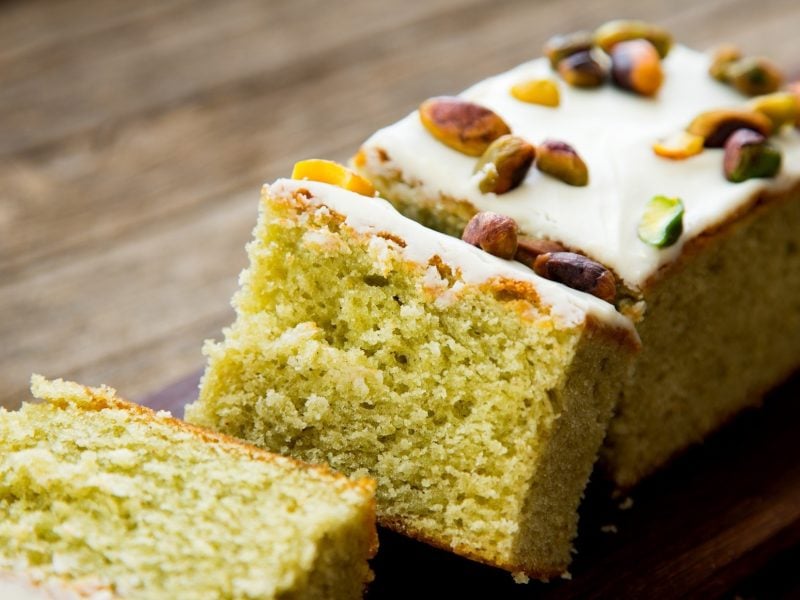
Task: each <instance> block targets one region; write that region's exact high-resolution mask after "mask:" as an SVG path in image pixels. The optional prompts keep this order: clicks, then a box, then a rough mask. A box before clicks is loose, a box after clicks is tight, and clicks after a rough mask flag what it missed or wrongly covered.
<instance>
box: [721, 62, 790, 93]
mask: <svg viewBox="0 0 800 600" xmlns="http://www.w3.org/2000/svg"><path fill="white" fill-rule="evenodd" d="M727 78H728V83H730V84H731V85H732V86H733V87H734V88H736V89H737V90H739V91H740V92H741V93H743V94H746V95H747V96H760V95H761V94H770V93H772V92H775V91H777V90H778V89H779V88H780V87H781V83H782V82H783V75H782V74H781V72H780V69H778V67H776V66H775V65H774V64H773V63H772V62H771V61H769V60H767V59H766V58H743V59H741V60H737V61H735V62H733V63H732V64H731V65H730V66H729V67H728V69H727Z"/></svg>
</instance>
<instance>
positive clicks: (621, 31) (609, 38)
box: [594, 19, 672, 58]
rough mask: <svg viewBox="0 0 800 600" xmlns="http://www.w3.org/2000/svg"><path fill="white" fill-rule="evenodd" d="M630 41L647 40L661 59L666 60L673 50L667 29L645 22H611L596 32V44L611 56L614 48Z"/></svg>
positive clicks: (670, 36)
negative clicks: (671, 49)
mask: <svg viewBox="0 0 800 600" xmlns="http://www.w3.org/2000/svg"><path fill="white" fill-rule="evenodd" d="M629 40H647V41H648V42H650V43H651V44H653V46H654V47H655V49H656V50H657V51H658V55H659V57H661V58H666V56H667V54H669V51H670V48H672V35H671V34H670V33H669V32H668V31H667V30H666V29H664V28H662V27H659V26H658V25H653V24H652V23H646V22H644V21H629V20H622V19H620V20H616V21H609V22H608V23H605V24H603V25H601V26H600V27H598V28H597V29H596V30H595V32H594V43H595V44H597V45H598V46H599V47H600V48H602V49H603V50H605V51H606V52H607V53H609V54H610V53H611V50H612V49H613V48H614V46H616V45H617V44H619V43H620V42H627V41H629Z"/></svg>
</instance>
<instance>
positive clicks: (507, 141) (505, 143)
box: [475, 135, 536, 194]
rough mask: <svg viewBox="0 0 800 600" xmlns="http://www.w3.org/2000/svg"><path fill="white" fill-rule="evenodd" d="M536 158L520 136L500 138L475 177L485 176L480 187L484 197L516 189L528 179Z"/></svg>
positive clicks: (487, 154) (532, 149)
mask: <svg viewBox="0 0 800 600" xmlns="http://www.w3.org/2000/svg"><path fill="white" fill-rule="evenodd" d="M535 156H536V150H535V149H534V147H533V146H532V145H531V144H529V143H528V142H526V141H525V140H524V139H522V138H521V137H519V136H516V135H504V136H501V137H499V138H497V139H496V140H495V141H493V142H492V143H491V145H490V146H489V147H488V148H487V149H486V152H484V153H483V156H481V158H480V160H478V163H477V164H476V165H475V173H480V174H481V178H480V181H479V182H478V187H479V188H480V190H481V191H482V192H483V193H484V194H488V193H495V194H504V193H506V192H508V191H509V190H512V189H514V188H515V187H517V186H518V185H519V184H520V183H522V180H523V179H525V175H527V174H528V170H529V169H530V168H531V164H532V163H533V159H534V157H535Z"/></svg>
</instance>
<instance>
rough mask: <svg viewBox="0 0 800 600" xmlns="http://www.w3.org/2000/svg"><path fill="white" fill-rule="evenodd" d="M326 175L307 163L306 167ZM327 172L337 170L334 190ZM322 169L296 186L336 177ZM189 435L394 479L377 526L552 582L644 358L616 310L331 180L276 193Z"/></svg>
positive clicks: (266, 195) (266, 194) (266, 201)
mask: <svg viewBox="0 0 800 600" xmlns="http://www.w3.org/2000/svg"><path fill="white" fill-rule="evenodd" d="M309 164H311V167H312V168H311V169H308V168H307V167H308V165H309ZM319 169H324V170H325V173H326V176H325V177H320V172H321V171H319ZM331 169H334V170H335V169H339V170H340V172H342V173H345V172H346V171H345V170H343V169H342V168H341V167H340V166H336V165H332V163H326V162H325V161H309V162H308V163H302V164H301V165H298V167H297V168H296V169H295V176H296V177H299V176H303V177H306V176H308V177H318V178H323V179H326V180H333V181H337V182H338V183H340V184H343V185H347V184H346V182H347V181H349V182H351V184H350V185H349V187H351V188H352V189H360V190H361V191H362V192H363V193H366V194H368V193H369V188H368V187H366V186H368V184H366V186H365V185H363V184H365V183H366V182H363V181H361V182H358V181H356V183H355V184H353V183H352V182H353V181H354V180H353V178H352V177H350V176H349V175H348V176H347V177H344V178H343V177H338V176H333V177H332V176H331V172H330V171H331ZM248 253H249V259H250V265H249V267H248V268H247V269H246V270H245V271H244V272H243V274H242V276H241V281H240V283H241V289H240V290H239V291H238V292H237V293H236V295H235V297H234V301H233V304H234V307H235V309H236V320H235V322H234V323H233V325H231V327H230V328H228V329H227V330H226V331H225V339H224V341H222V342H219V343H217V342H208V343H207V345H206V347H205V353H206V354H207V356H208V366H207V368H206V372H205V375H204V376H203V379H202V383H201V389H200V396H199V399H198V401H197V402H196V403H194V404H191V405H189V406H187V408H186V418H187V420H188V421H190V422H192V423H196V424H198V425H202V426H207V427H210V428H212V429H216V430H219V431H222V432H224V433H227V434H230V435H233V436H236V437H239V438H242V439H244V440H247V441H248V442H251V443H253V444H256V445H258V446H261V447H263V448H267V449H269V450H271V451H275V452H280V453H285V454H289V455H292V456H296V457H298V458H300V459H303V460H306V461H309V462H313V463H318V462H325V463H329V464H330V465H331V466H332V467H333V468H335V469H337V470H340V471H342V472H344V473H348V474H351V475H358V476H366V475H369V476H371V477H374V478H375V479H376V480H377V482H378V488H377V507H378V508H377V510H378V520H379V523H381V524H383V525H384V526H386V527H389V528H391V529H393V530H396V531H399V532H401V533H404V534H407V535H409V536H412V537H415V538H417V539H420V540H422V541H425V542H427V543H430V544H432V545H435V546H438V547H441V548H445V549H448V550H451V551H454V552H456V553H458V554H461V555H462V556H465V557H469V558H471V559H474V560H477V561H481V562H484V563H487V564H491V565H496V566H499V567H502V568H504V569H507V570H509V571H512V572H520V573H526V574H528V575H530V576H534V577H539V578H547V577H551V576H555V575H558V574H560V573H562V572H563V571H564V569H565V568H566V566H567V564H568V563H569V560H570V547H571V541H572V539H573V537H574V535H575V531H576V524H577V512H576V511H577V507H578V503H579V500H580V497H581V494H582V492H583V489H584V486H585V485H586V482H587V479H588V476H589V473H590V470H591V468H592V464H593V462H594V461H595V457H596V454H597V451H598V448H599V446H600V443H601V441H602V439H603V436H604V434H605V428H606V425H607V421H608V419H609V417H610V415H611V410H612V406H613V404H614V403H615V401H616V394H617V390H618V389H619V386H620V381H621V380H622V379H624V377H625V376H626V375H627V372H628V366H629V363H630V357H631V356H632V354H633V353H634V352H635V350H636V348H637V347H638V339H637V337H636V334H635V331H634V330H633V327H632V325H631V323H630V322H629V321H628V320H627V319H626V318H624V317H622V316H621V315H619V314H618V313H617V312H616V311H615V309H614V307H613V305H611V304H609V303H607V302H604V301H602V300H600V299H598V298H596V297H594V296H592V295H589V294H586V293H582V292H577V291H575V290H571V289H569V288H567V287H565V286H563V285H561V284H557V283H554V282H552V281H548V280H546V279H543V278H541V277H539V276H537V275H536V274H535V273H534V272H533V271H531V270H530V269H529V268H527V267H525V266H524V265H522V264H521V263H517V262H514V261H510V260H502V259H500V258H496V257H494V256H492V255H490V254H488V253H487V252H484V251H483V250H480V249H478V248H476V247H474V246H472V245H470V244H467V243H465V242H462V241H461V240H457V239H455V238H452V237H450V236H447V235H443V234H440V233H438V232H435V231H432V230H430V229H427V228H425V227H423V226H422V225H419V224H418V223H416V222H414V221H412V220H410V219H407V218H405V217H403V216H401V215H400V214H399V213H398V212H397V211H396V210H395V209H394V208H392V207H391V205H390V204H389V203H387V202H386V201H385V200H382V199H380V198H375V197H371V196H368V195H360V194H358V193H355V192H352V191H348V190H346V189H342V188H340V187H337V186H334V185H330V184H328V183H321V182H319V181H296V180H286V179H284V180H279V181H277V182H276V183H274V184H272V185H269V186H265V187H264V190H263V194H262V201H261V204H260V217H259V221H258V224H257V226H256V229H255V232H254V239H253V241H252V242H251V243H250V244H249V246H248Z"/></svg>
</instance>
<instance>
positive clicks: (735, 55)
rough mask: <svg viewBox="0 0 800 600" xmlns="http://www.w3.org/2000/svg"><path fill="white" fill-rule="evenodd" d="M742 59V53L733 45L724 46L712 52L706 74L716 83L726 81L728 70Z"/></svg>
mask: <svg viewBox="0 0 800 600" xmlns="http://www.w3.org/2000/svg"><path fill="white" fill-rule="evenodd" d="M741 58H742V52H741V50H739V48H738V47H736V46H734V45H733V44H724V45H722V46H719V47H718V48H716V49H715V50H714V54H713V55H712V57H711V66H709V67H708V73H709V75H711V76H712V77H713V78H714V79H716V80H717V81H722V82H727V81H728V69H729V68H730V66H731V65H732V64H733V63H735V62H736V61H737V60H740V59H741Z"/></svg>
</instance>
